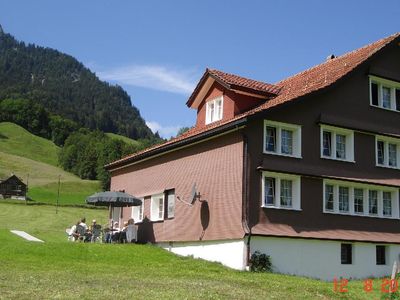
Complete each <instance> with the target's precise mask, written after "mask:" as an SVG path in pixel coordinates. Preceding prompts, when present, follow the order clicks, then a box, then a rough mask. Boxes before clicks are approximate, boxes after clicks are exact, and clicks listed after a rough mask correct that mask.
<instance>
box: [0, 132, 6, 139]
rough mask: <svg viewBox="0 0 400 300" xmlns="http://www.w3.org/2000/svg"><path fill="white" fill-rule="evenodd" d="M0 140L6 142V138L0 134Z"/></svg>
mask: <svg viewBox="0 0 400 300" xmlns="http://www.w3.org/2000/svg"><path fill="white" fill-rule="evenodd" d="M0 140H8V137H7V136H5V135H3V134H1V133H0Z"/></svg>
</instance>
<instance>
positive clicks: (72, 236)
mask: <svg viewBox="0 0 400 300" xmlns="http://www.w3.org/2000/svg"><path fill="white" fill-rule="evenodd" d="M79 223H80V221H78V222H76V224H75V225H73V226H72V227H71V229H70V230H69V232H68V240H69V241H72V242H73V241H76V240H77V239H78V238H79V233H78V232H77V231H76V227H77V226H78V225H79Z"/></svg>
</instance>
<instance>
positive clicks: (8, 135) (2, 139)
mask: <svg viewBox="0 0 400 300" xmlns="http://www.w3.org/2000/svg"><path fill="white" fill-rule="evenodd" d="M58 151H59V147H57V146H56V145H55V144H54V143H53V142H51V141H49V140H46V139H44V138H41V137H38V136H35V135H33V134H31V133H30V132H28V131H26V130H25V129H24V128H22V127H21V126H18V125H16V124H13V123H8V122H1V123H0V152H4V153H8V154H14V155H17V156H22V157H26V158H29V159H32V160H35V161H40V162H43V163H46V164H49V165H53V166H57V161H58Z"/></svg>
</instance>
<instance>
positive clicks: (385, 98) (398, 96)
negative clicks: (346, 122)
mask: <svg viewBox="0 0 400 300" xmlns="http://www.w3.org/2000/svg"><path fill="white" fill-rule="evenodd" d="M369 79H370V104H371V105H372V106H376V107H380V108H383V109H389V110H393V111H400V82H397V81H392V80H388V79H384V78H380V77H376V76H370V77H369Z"/></svg>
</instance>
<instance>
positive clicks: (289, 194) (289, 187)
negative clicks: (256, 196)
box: [262, 172, 301, 210]
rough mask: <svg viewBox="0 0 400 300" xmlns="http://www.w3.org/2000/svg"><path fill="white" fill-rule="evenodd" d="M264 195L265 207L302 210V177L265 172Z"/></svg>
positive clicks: (263, 174) (263, 175) (263, 180)
mask: <svg viewBox="0 0 400 300" xmlns="http://www.w3.org/2000/svg"><path fill="white" fill-rule="evenodd" d="M262 195H263V199H262V206H263V207H267V208H281V209H293V210H300V209H301V203H300V176H296V175H291V174H282V173H275V172H263V173H262Z"/></svg>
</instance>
